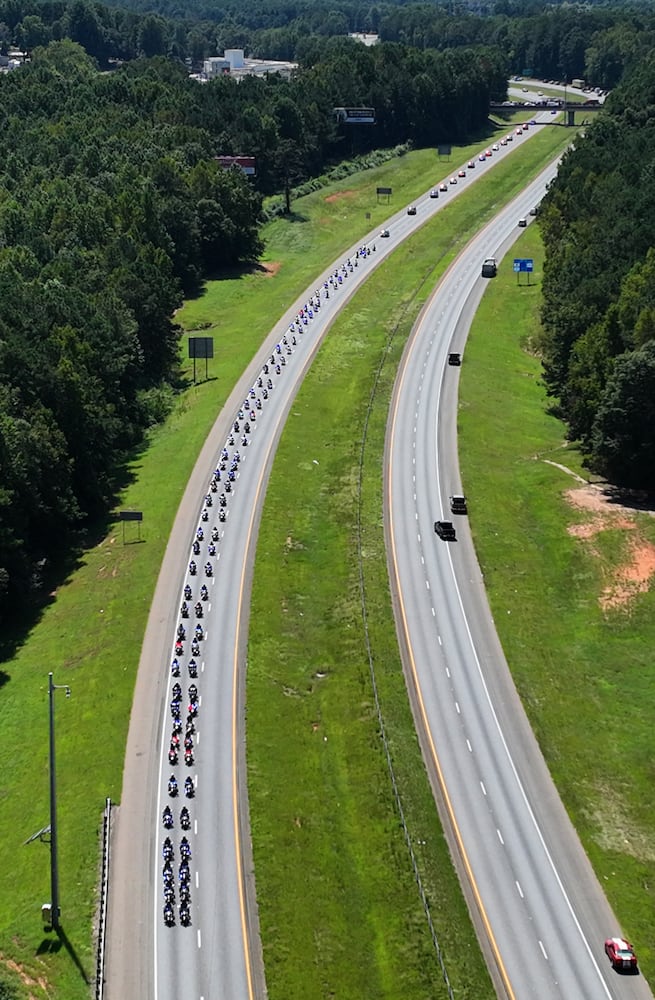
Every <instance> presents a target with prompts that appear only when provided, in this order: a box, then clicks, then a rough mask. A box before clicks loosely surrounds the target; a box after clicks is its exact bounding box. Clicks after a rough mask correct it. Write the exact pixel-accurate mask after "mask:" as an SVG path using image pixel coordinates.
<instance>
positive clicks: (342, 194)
mask: <svg viewBox="0 0 655 1000" xmlns="http://www.w3.org/2000/svg"><path fill="white" fill-rule="evenodd" d="M356 194H357V192H356V191H335V192H334V194H329V195H328V196H327V198H326V199H325V201H326V203H327V204H328V205H333V204H334V203H335V201H343V199H344V198H354V197H355V195H356Z"/></svg>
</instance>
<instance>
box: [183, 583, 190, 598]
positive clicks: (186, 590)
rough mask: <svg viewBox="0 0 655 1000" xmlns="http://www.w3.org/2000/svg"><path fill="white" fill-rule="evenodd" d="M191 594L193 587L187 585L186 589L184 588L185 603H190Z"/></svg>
mask: <svg viewBox="0 0 655 1000" xmlns="http://www.w3.org/2000/svg"><path fill="white" fill-rule="evenodd" d="M191 594H192V591H191V587H190V586H189V584H188V583H187V584H186V585H185V587H184V599H185V601H190V600H191Z"/></svg>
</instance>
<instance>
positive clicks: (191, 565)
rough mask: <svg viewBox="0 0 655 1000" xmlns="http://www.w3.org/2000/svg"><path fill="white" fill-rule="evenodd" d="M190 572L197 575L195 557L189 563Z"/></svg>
mask: <svg viewBox="0 0 655 1000" xmlns="http://www.w3.org/2000/svg"><path fill="white" fill-rule="evenodd" d="M189 573H190V574H191V576H195V575H196V564H195V562H194V561H193V559H192V560H191V562H190V563H189Z"/></svg>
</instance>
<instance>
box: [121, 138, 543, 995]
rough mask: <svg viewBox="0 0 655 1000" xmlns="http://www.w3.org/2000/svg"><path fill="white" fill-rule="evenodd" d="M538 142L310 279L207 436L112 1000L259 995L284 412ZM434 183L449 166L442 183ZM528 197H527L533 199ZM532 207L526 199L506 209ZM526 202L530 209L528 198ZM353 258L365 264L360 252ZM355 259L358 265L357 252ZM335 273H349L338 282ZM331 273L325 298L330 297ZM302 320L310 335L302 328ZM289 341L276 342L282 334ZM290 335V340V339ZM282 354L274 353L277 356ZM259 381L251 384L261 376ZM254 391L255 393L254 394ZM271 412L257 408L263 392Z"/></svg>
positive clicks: (153, 672)
mask: <svg viewBox="0 0 655 1000" xmlns="http://www.w3.org/2000/svg"><path fill="white" fill-rule="evenodd" d="M527 138H529V133H526V138H525V139H524V138H520V139H519V138H518V137H517V140H516V141H515V142H514V143H513V144H512V145H508V146H507V147H501V148H500V149H499V150H498V151H497V152H494V153H493V156H492V157H491V158H485V162H484V163H482V162H479V163H478V164H477V165H476V168H475V170H471V171H468V170H467V173H466V177H465V178H463V179H458V184H457V185H456V186H455V185H450V184H449V185H448V191H447V192H446V193H445V194H444V193H442V194H441V195H440V197H439V199H431V198H429V197H428V195H427V192H426V195H425V197H423V198H422V199H419V200H418V201H417V202H416V205H417V214H416V216H408V215H407V214H406V209H405V208H403V209H402V210H401V211H400V212H398V213H397V214H396V215H395V216H393V217H392V218H391V219H390V220H389V221H388V222H387V223H386V228H388V229H389V232H390V235H389V237H388V238H381V237H380V236H379V234H378V233H371V234H369V236H368V237H367V238H366V240H364V241H362V244H361V246H368V247H369V249H370V248H371V247H372V246H373V245H375V247H376V249H375V250H374V251H373V250H371V252H370V253H368V254H366V255H364V256H356V255H357V250H358V249H359V246H360V245H355V246H354V247H352V248H351V249H350V250H349V251H346V252H345V253H344V255H343V257H342V258H341V259H340V260H339V261H338V262H337V263H335V264H334V265H332V266H331V267H330V268H329V269H328V270H327V271H326V272H325V274H324V275H322V276H321V277H320V278H319V279H317V282H316V286H315V287H313V288H311V289H309V290H307V292H306V293H304V294H303V296H301V297H300V298H299V299H298V300H297V301H296V302H295V303H294V304H293V305H292V307H291V308H290V309H289V311H288V312H287V314H286V315H285V316H284V317H283V318H282V319H281V320H280V322H279V323H278V324H277V325H276V327H275V328H274V329H273V330H272V331H271V334H270V335H269V337H268V338H267V340H266V342H265V344H264V345H263V346H262V349H261V351H260V352H259V353H258V355H257V357H256V358H255V359H254V360H253V362H252V363H251V365H250V366H249V367H248V369H247V371H246V372H245V373H244V375H243V377H242V379H241V380H240V382H239V384H238V386H237V387H236V388H235V390H234V392H233V393H232V395H231V396H230V399H229V400H228V402H227V404H226V406H225V408H224V410H223V412H222V413H221V414H220V416H219V418H218V419H217V421H216V424H215V426H214V428H213V430H212V432H211V434H210V435H209V437H208V439H207V442H206V444H205V446H204V447H203V450H202V453H201V455H200V456H199V459H198V462H197V464H196V467H195V469H194V472H193V474H192V476H191V479H190V481H189V484H188V487H187V489H186V491H185V495H184V497H183V500H182V503H181V505H180V508H179V511H178V513H177V516H176V520H175V524H174V527H173V531H172V533H171V538H170V541H169V545H168V548H167V551H166V554H165V557H164V560H163V563H162V569H161V573H160V577H159V580H158V583H157V588H156V591H155V595H154V597H153V602H152V607H151V612H150V616H149V620H148V626H147V630H146V635H145V638H144V645H143V649H142V654H141V660H140V665H139V671H138V676H137V682H136V689H135V697H134V703H133V710H132V716H131V721H130V731H129V737H128V745H127V750H126V760H125V773H124V782H123V794H122V799H121V805H120V808H119V809H118V810H117V815H116V819H115V823H114V835H113V840H112V848H111V869H110V871H111V880H110V894H109V908H108V948H107V963H106V973H107V979H106V996H107V998H108V1000H125V997H139V998H150V997H153V998H155V1000H169V998H170V1000H172V998H176V1000H179V998H180V997H181V996H183V997H184V1000H194V998H205V1000H209V998H210V997H216V996H223V997H229V998H230V1000H242V998H243V1000H250V998H252V997H254V996H263V995H264V993H265V984H264V974H263V965H262V961H261V951H260V947H259V938H258V925H257V910H256V901H255V892H254V873H253V871H252V861H251V856H250V841H249V824H248V808H247V798H246V794H245V755H244V704H243V684H244V669H245V666H244V665H245V649H246V639H247V628H248V613H249V588H250V577H251V571H252V562H253V555H254V546H255V543H256V534H257V526H258V518H259V515H260V510H261V504H262V500H263V495H264V491H265V485H266V481H267V476H268V470H269V468H270V464H271V462H272V460H273V455H274V450H275V445H276V443H277V440H278V437H279V434H280V433H281V430H282V427H283V425H284V421H285V419H286V416H287V413H288V410H289V407H290V405H291V403H292V400H293V398H294V395H295V393H296V391H297V388H298V386H299V385H300V382H301V380H302V377H303V374H304V372H305V370H306V369H307V367H308V366H309V364H310V363H311V360H312V357H313V354H314V353H315V351H316V350H317V349H318V346H319V344H320V341H321V338H322V337H323V336H324V334H325V333H326V331H327V329H328V327H329V324H330V322H331V321H332V320H333V319H334V317H335V315H336V313H337V311H338V309H339V308H341V307H342V305H343V304H345V302H346V301H347V299H348V298H349V297H350V296H351V295H352V294H353V292H354V291H355V289H356V287H357V285H358V284H359V283H361V281H363V280H364V279H365V277H366V275H367V274H368V273H370V271H371V269H372V268H373V267H375V266H376V264H378V263H379V262H380V261H381V260H382V259H383V257H384V256H386V255H387V254H388V253H390V252H391V251H392V250H393V248H394V247H395V246H397V245H398V243H399V242H400V241H402V240H403V239H404V238H406V237H407V236H408V235H409V234H410V233H411V232H412V231H413V230H414V229H415V228H416V227H417V226H419V225H420V224H422V223H423V222H424V221H425V219H426V218H427V217H428V216H429V215H431V214H433V213H434V212H436V211H438V210H439V209H440V208H441V207H442V206H443V205H444V204H446V203H447V202H448V201H450V200H452V198H453V197H456V196H457V195H458V194H459V192H460V191H462V190H465V188H466V186H467V185H468V184H470V183H472V182H474V180H475V179H476V178H477V177H479V176H482V175H483V174H484V173H485V172H488V170H490V169H493V166H494V164H495V163H496V162H498V160H499V159H502V158H503V157H504V156H506V155H509V154H510V153H511V152H512V149H513V148H517V146H518V145H520V144H521V143H522V142H524V141H526V139H527ZM456 169H457V168H453V167H452V166H451V165H448V170H447V171H443V168H442V170H441V171H440V173H443V175H444V179H445V180H448V181H449V178H450V176H453V175H454V171H455V172H456ZM438 183H439V174H437V175H436V177H435V184H438ZM525 204H526V206H527V204H528V202H527V201H526V202H525ZM519 210H520V211H523V210H524V209H523V204H522V203H521V205H520V206H519V205H518V204H517V205H516V207H515V208H513V209H512V210H511V211H514V212H517V211H519ZM526 211H527V209H526ZM355 258H356V259H357V267H355V266H354V260H355ZM348 259H350V262H351V267H349V266H348V264H347V261H348ZM337 271H338V272H339V274H338V277H340V279H341V280H340V281H339V280H338V279H337ZM330 279H332V280H333V281H334V287H332V285H331V284H328V291H329V295H330V297H329V298H327V296H326V294H325V291H326V290H325V287H324V282H325V281H328V283H329V282H330ZM317 291H318V294H319V297H320V308H319V309H318V310H316V309H312V312H313V313H314V315H313V318H311V319H308V321H307V325H305V324H304V323H303V322H302V320H300V322H298V324H297V326H296V327H295V332H294V333H293V334H292V333H291V331H290V324H291V323H292V322H294V323H296V322H297V320H298V316H299V313H300V310H301V309H303V308H304V307H305V306H306V305H307V304H308V303H309V301H310V298H311V297H312V296H314V295H315V293H316V292H317ZM301 330H302V332H301ZM285 334H286V335H287V340H288V341H289V344H288V349H289V351H290V352H291V353H287V346H286V345H282V339H283V337H284V335H285ZM294 336H295V340H296V343H295V344H293V343H292V337H294ZM278 343H280V348H281V355H282V356H284V358H285V361H286V364H285V365H280V373H279V374H278V373H277V371H276V365H277V364H278V363H280V361H281V357H280V356H277V352H276V350H275V345H276V344H278ZM271 355H273V359H274V360H273V363H272V364H271V363H270V357H271ZM264 364H269V373H268V374H266V373H264V372H263V365H264ZM259 377H261V378H262V380H263V383H262V386H261V387H260V386H258V385H257V381H258V378H259ZM268 377H270V378H271V379H272V381H273V386H274V387H273V389H271V390H267V391H268V398H267V399H265V398H264V397H263V389H264V388H265V387H266V384H267V379H268ZM251 387H253V388H254V389H255V397H254V399H251V396H250V389H251ZM246 399H247V404H246V409H247V407H248V406H252V409H253V412H254V413H255V419H254V420H252V419H251V420H250V421H249V422H250V424H251V427H250V432H249V434H248V435H247V444H246V445H244V444H243V443H242V441H243V424H244V420H245V417H246V415H247V414H249V412H250V411H249V410H247V414H246V413H244V418H240V419H239V424H240V429H239V432H238V434H235V435H234V444H230V443H229V435H230V430H231V428H232V426H233V422H234V420H235V419H236V418H237V415H238V412H239V409H240V408H242V407H243V406H244V403H246ZM257 400H259V402H260V403H261V410H260V409H258V408H256V401H257ZM223 448H227V451H228V460H227V467H226V469H225V470H222V472H221V475H222V477H223V478H222V479H221V482H220V483H218V484H217V492H216V493H215V494H212V493H211V480H212V475H213V473H214V470H215V469H216V468H217V466H218V465H219V464H220V458H221V453H222V450H223ZM237 450H238V451H239V452H240V458H241V461H240V462H239V463H238V468H237V471H236V473H235V480H234V483H233V484H232V490H231V492H230V494H228V495H226V501H227V502H226V508H225V510H226V520H225V522H219V521H218V509H219V508H218V497H219V496H220V492H223V489H224V473H225V472H227V471H228V469H229V468H230V467H231V465H232V463H233V462H234V461H235V452H236V451H237ZM208 493H209V494H210V495H211V496H212V506H211V507H210V508H208V518H209V519H208V521H207V522H202V521H201V512H202V510H203V508H204V507H205V503H204V497H205V496H206V495H207V494H208ZM199 525H202V527H203V529H204V531H205V537H204V539H203V541H202V543H201V554H200V555H199V556H198V557H197V558H196V562H197V565H198V574H197V575H196V576H194V577H191V576H190V575H189V573H188V568H187V567H188V564H189V559H190V557H191V544H192V541H193V539H194V537H195V534H196V530H197V527H198V526H199ZM214 525H216V527H217V528H218V529H219V534H220V540H219V541H218V543H217V550H218V551H217V554H216V555H215V556H211V557H210V556H209V554H208V538H209V533H210V532H211V529H212V528H213V527H214ZM207 561H209V562H210V563H211V564H212V576H211V577H205V576H204V570H203V567H204V565H205V563H206V562H207ZM185 583H189V585H190V586H191V588H192V593H193V596H192V598H191V601H190V604H191V606H193V604H195V602H196V601H197V600H198V598H199V589H200V586H201V584H202V583H205V584H206V585H207V587H208V591H209V596H208V600H207V601H206V602H203V618H202V619H201V620H200V621H201V624H202V626H203V629H204V630H205V637H204V638H203V639H202V641H201V642H200V644H199V646H200V648H199V653H198V655H197V656H195V657H194V658H195V659H196V661H197V663H198V677H197V679H192V678H190V677H189V674H188V661H189V659H190V657H191V651H190V636H191V633H192V632H193V630H194V628H195V624H196V621H195V615H194V613H193V611H192V613H191V615H190V618H189V620H188V621H185V625H186V628H187V632H188V636H187V639H186V641H185V642H184V653H183V654H182V655H181V656H180V657H179V660H180V667H181V673H180V677H179V678H174V677H173V676H172V674H171V660H172V657H173V652H174V650H173V642H174V635H175V632H176V629H177V626H178V624H179V622H180V620H181V619H180V605H181V601H182V599H183V588H184V585H185ZM192 680H193V681H194V682H195V683H196V685H197V688H198V714H197V716H196V718H195V719H194V732H193V733H192V734H191V738H192V741H191V746H192V750H193V761H192V763H190V764H189V765H187V764H185V763H184V761H183V756H182V757H181V761H180V762H179V763H177V764H175V765H170V764H169V762H168V749H169V744H170V740H171V737H172V732H173V717H172V714H171V708H170V703H171V700H172V686H173V684H174V683H176V682H179V683H180V685H181V688H182V702H181V705H180V720H181V723H182V730H181V733H180V737H181V739H183V738H184V733H185V729H186V720H187V708H188V701H189V699H188V688H189V684H190V683H191V682H192ZM171 773H173V774H175V776H176V778H177V781H178V784H180V785H181V784H182V782H183V780H184V778H185V777H186V776H187V775H189V776H191V777H192V779H193V782H194V788H195V794H194V796H193V798H191V799H188V800H187V799H186V798H185V796H184V794H183V792H181V793H180V794H179V795H178V796H177V797H176V798H171V797H170V796H169V795H168V791H167V781H168V778H169V776H170V775H171ZM183 804H186V805H187V807H188V809H189V812H190V817H191V828H190V830H189V831H188V832H186V836H187V837H188V840H189V843H190V847H191V852H192V857H191V860H190V862H189V879H188V885H189V891H190V897H191V902H190V907H189V917H190V920H189V924H188V926H183V925H182V924H181V921H180V911H179V902H180V893H179V888H180V882H179V865H180V860H181V859H180V846H179V845H180V840H181V836H182V833H183V831H181V829H180V825H179V813H180V810H181V807H182V805H183ZM165 805H170V807H171V809H172V813H173V819H174V827H173V830H172V831H170V832H168V831H165V830H164V827H163V824H162V820H161V816H162V811H163V809H164V807H165ZM166 836H170V838H171V841H172V843H173V847H174V852H175V858H174V862H173V864H172V865H171V870H172V876H173V878H172V882H173V885H174V888H175V912H174V916H175V923H174V926H171V927H168V926H166V925H165V923H164V916H163V907H164V889H163V885H164V882H163V856H162V845H163V840H164V838H165V837H166Z"/></svg>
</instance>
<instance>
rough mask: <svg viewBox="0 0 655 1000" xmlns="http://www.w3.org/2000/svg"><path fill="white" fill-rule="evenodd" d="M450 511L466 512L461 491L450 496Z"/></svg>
mask: <svg viewBox="0 0 655 1000" xmlns="http://www.w3.org/2000/svg"><path fill="white" fill-rule="evenodd" d="M450 511H451V513H452V514H468V505H467V503H466V497H465V496H464V494H463V493H453V495H452V496H451V498H450Z"/></svg>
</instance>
